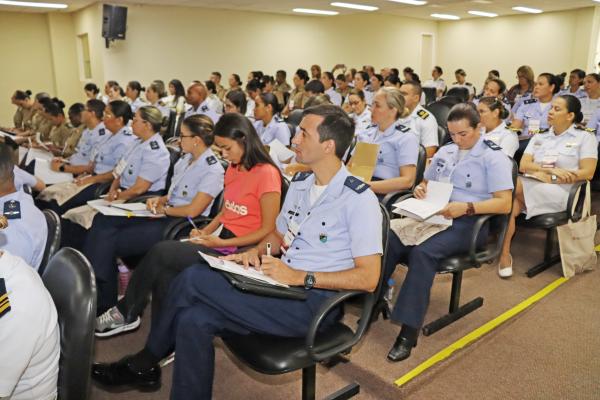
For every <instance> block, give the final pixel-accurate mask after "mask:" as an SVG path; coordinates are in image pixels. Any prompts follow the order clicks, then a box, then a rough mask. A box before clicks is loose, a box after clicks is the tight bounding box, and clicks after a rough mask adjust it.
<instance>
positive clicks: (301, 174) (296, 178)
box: [292, 171, 312, 182]
mask: <svg viewBox="0 0 600 400" xmlns="http://www.w3.org/2000/svg"><path fill="white" fill-rule="evenodd" d="M311 174H312V171H301V172H296V174H295V175H294V176H293V178H292V182H301V181H304V180H306V178H308V177H309V176H310V175H311Z"/></svg>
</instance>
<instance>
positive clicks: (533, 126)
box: [527, 119, 540, 133]
mask: <svg viewBox="0 0 600 400" xmlns="http://www.w3.org/2000/svg"><path fill="white" fill-rule="evenodd" d="M527 130H528V132H529V133H538V132H539V131H540V120H539V119H530V120H529V125H528V128H527Z"/></svg>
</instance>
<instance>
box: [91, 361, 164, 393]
mask: <svg viewBox="0 0 600 400" xmlns="http://www.w3.org/2000/svg"><path fill="white" fill-rule="evenodd" d="M92 378H93V379H94V380H95V381H96V382H98V383H99V384H100V385H102V386H104V387H105V388H106V389H107V390H111V389H116V390H119V391H123V390H130V389H138V390H141V391H149V392H150V391H156V390H158V389H160V367H159V366H158V365H155V366H154V367H152V368H150V369H146V370H143V371H135V370H134V369H133V368H132V366H131V358H130V357H125V358H123V359H122V360H120V361H117V362H115V363H111V364H102V363H94V364H93V365H92Z"/></svg>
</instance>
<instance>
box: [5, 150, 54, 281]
mask: <svg viewBox="0 0 600 400" xmlns="http://www.w3.org/2000/svg"><path fill="white" fill-rule="evenodd" d="M0 207H2V208H1V210H2V214H3V215H4V217H6V219H7V220H8V227H6V228H5V229H2V230H0V249H4V250H7V251H9V252H10V253H12V254H13V255H16V256H19V257H21V258H22V259H23V260H25V262H26V263H27V264H29V265H31V266H32V267H33V268H34V269H36V270H37V269H38V268H39V267H40V263H41V262H42V258H43V257H44V249H45V247H46V240H47V238H48V228H47V226H46V219H45V217H44V214H43V213H42V212H41V211H40V210H39V209H38V208H37V207H36V206H35V205H34V204H33V200H32V198H31V196H30V195H29V194H27V193H25V192H23V191H21V190H19V191H17V190H16V188H15V183H14V163H13V161H12V149H10V147H9V146H7V145H6V144H4V143H0Z"/></svg>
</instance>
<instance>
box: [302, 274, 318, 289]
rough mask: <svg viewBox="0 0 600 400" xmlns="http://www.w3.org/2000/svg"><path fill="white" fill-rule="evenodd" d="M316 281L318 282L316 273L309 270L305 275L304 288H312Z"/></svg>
mask: <svg viewBox="0 0 600 400" xmlns="http://www.w3.org/2000/svg"><path fill="white" fill-rule="evenodd" d="M315 283H317V279H316V278H315V274H313V273H312V272H307V273H306V276H305V277H304V289H306V290H310V289H312V288H313V287H314V286H315Z"/></svg>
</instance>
